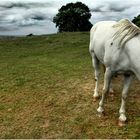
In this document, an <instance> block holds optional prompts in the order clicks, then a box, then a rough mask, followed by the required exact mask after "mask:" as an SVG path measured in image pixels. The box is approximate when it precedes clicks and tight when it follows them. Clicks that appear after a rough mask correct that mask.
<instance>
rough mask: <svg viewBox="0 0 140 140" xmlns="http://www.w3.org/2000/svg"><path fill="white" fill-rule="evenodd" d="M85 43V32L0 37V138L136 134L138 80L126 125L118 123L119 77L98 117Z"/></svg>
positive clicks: (138, 122)
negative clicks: (104, 109) (104, 108)
mask: <svg viewBox="0 0 140 140" xmlns="http://www.w3.org/2000/svg"><path fill="white" fill-rule="evenodd" d="M88 42H89V33H63V34H58V35H48V36H35V37H29V38H28V37H27V38H9V39H0V138H140V115H139V114H140V109H139V106H140V102H139V100H140V95H139V94H138V92H139V91H140V88H139V82H138V81H136V80H135V82H134V84H133V85H132V88H131V89H130V94H129V95H130V96H129V97H128V102H127V106H128V109H127V115H128V118H129V123H128V125H127V126H126V127H124V128H119V127H118V126H117V125H116V122H117V118H118V110H119V106H120V91H121V89H122V88H121V84H120V83H122V80H121V78H120V77H118V78H115V79H114V80H113V81H114V86H115V94H116V96H115V97H111V96H109V97H108V99H107V102H106V116H105V117H104V118H98V117H97V116H96V108H97V106H98V103H93V101H92V93H93V89H94V80H93V79H94V78H93V69H92V66H91V58H90V55H89V53H88ZM102 79H103V78H102V77H101V84H102V82H103V81H102ZM101 89H102V86H101V87H100V90H101Z"/></svg>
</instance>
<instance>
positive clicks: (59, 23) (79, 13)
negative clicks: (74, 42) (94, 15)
mask: <svg viewBox="0 0 140 140" xmlns="http://www.w3.org/2000/svg"><path fill="white" fill-rule="evenodd" d="M90 17H91V13H90V10H89V8H88V7H87V6H86V5H85V4H83V3H81V2H76V3H68V4H66V5H65V6H62V7H61V8H60V9H59V10H58V14H56V16H55V17H54V18H53V22H54V23H56V27H58V29H59V32H63V31H70V32H73V31H89V30H90V28H91V27H92V24H91V23H90V21H89V19H90Z"/></svg>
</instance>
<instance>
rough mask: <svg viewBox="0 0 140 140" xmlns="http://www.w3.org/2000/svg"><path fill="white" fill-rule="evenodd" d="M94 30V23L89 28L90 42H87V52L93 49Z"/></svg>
mask: <svg viewBox="0 0 140 140" xmlns="http://www.w3.org/2000/svg"><path fill="white" fill-rule="evenodd" d="M95 31H96V26H95V25H94V26H93V27H92V28H91V30H90V43H89V52H90V53H91V52H92V51H93V46H94V45H93V38H94V33H95Z"/></svg>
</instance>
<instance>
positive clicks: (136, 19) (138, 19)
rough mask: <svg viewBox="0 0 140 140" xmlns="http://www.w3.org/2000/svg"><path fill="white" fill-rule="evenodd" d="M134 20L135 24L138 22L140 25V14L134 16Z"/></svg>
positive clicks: (139, 25)
mask: <svg viewBox="0 0 140 140" xmlns="http://www.w3.org/2000/svg"><path fill="white" fill-rule="evenodd" d="M132 22H133V23H134V24H136V25H137V26H138V27H140V15H138V16H137V17H134V19H133V20H132Z"/></svg>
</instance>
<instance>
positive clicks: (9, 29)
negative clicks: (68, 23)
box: [0, 0, 140, 35]
mask: <svg viewBox="0 0 140 140" xmlns="http://www.w3.org/2000/svg"><path fill="white" fill-rule="evenodd" d="M77 1H80V2H82V3H84V4H86V5H87V6H88V7H89V9H90V11H91V14H92V16H91V19H90V21H91V23H92V24H95V23H96V22H99V21H102V20H115V21H117V20H120V19H122V18H128V19H130V20H132V19H133V18H134V17H136V16H137V15H139V14H140V0H0V35H27V34H30V33H33V34H35V35H41V34H51V33H56V32H57V28H56V27H55V24H54V23H53V22H52V20H53V17H54V16H55V15H56V14H57V13H58V9H59V8H61V6H62V5H66V4H67V3H70V2H73V3H75V2H77Z"/></svg>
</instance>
